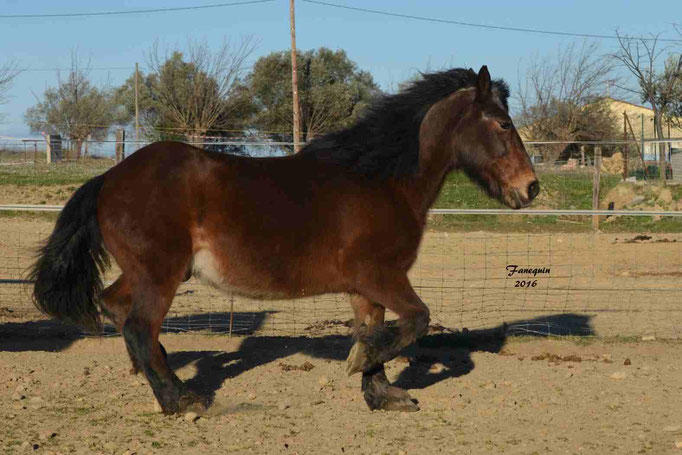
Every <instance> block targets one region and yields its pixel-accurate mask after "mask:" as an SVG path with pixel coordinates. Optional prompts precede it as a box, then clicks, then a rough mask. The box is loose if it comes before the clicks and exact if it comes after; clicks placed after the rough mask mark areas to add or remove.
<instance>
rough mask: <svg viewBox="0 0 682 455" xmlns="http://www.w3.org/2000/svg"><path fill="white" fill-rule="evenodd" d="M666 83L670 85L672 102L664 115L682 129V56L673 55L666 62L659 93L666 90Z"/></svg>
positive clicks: (659, 82)
mask: <svg viewBox="0 0 682 455" xmlns="http://www.w3.org/2000/svg"><path fill="white" fill-rule="evenodd" d="M666 83H669V84H670V100H669V103H668V105H667V106H666V111H665V112H664V113H663V114H664V115H665V116H666V118H667V120H669V121H670V122H671V123H672V124H673V125H675V126H677V127H678V128H682V54H678V55H671V56H670V57H668V59H667V60H666V61H665V70H664V71H663V73H662V74H661V76H660V78H659V80H658V85H659V89H658V91H659V92H663V91H664V90H665V84H666ZM664 122H665V120H664Z"/></svg>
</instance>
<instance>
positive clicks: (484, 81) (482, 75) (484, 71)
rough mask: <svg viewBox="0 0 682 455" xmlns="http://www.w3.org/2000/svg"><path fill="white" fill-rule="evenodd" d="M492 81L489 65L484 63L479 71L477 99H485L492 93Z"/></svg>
mask: <svg viewBox="0 0 682 455" xmlns="http://www.w3.org/2000/svg"><path fill="white" fill-rule="evenodd" d="M490 86H491V83H490V73H489V72H488V67H487V66H486V65H483V66H482V67H481V69H480V70H479V71H478V79H477V81H476V99H477V100H485V99H487V98H489V97H490V95H491V94H492V92H491V91H490V90H491V87H490Z"/></svg>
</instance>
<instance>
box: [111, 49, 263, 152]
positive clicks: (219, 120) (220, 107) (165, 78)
mask: <svg viewBox="0 0 682 455" xmlns="http://www.w3.org/2000/svg"><path fill="white" fill-rule="evenodd" d="M253 49H254V44H253V42H252V40H251V39H249V38H246V39H243V40H242V41H241V42H240V43H239V44H237V45H233V44H231V43H230V42H225V43H224V44H223V45H222V46H221V47H220V48H218V49H217V50H216V51H215V52H212V51H210V49H209V47H208V45H207V44H206V43H198V44H197V43H191V42H190V43H189V44H188V45H187V48H186V49H185V50H184V51H180V50H174V51H173V52H172V53H170V54H169V55H166V56H161V55H160V53H159V51H158V47H157V46H154V48H153V49H152V51H151V52H150V54H149V67H150V69H151V71H150V72H149V73H148V74H146V75H145V74H142V73H140V74H138V105H139V115H140V123H141V124H142V126H143V127H144V130H143V132H144V134H145V136H146V137H148V138H152V139H158V138H172V137H189V138H192V137H200V136H204V135H206V134H207V133H211V132H218V133H220V132H221V130H239V129H242V128H243V127H244V125H245V124H246V120H247V118H248V116H249V114H250V105H251V103H250V101H248V96H246V95H245V90H244V88H243V84H242V83H241V76H242V74H243V72H244V61H245V59H246V58H247V57H248V56H249V55H250V54H251V52H252V51H253ZM134 84H135V74H132V75H131V76H130V77H129V78H128V80H126V82H125V83H124V84H123V85H122V86H121V87H119V88H118V89H117V90H116V94H115V100H116V104H117V105H118V111H117V112H118V117H117V121H118V122H119V123H123V124H127V123H130V122H131V121H132V120H133V118H134V117H133V116H134V113H135V104H134V100H135V96H134V93H135V92H134V90H135V85H134Z"/></svg>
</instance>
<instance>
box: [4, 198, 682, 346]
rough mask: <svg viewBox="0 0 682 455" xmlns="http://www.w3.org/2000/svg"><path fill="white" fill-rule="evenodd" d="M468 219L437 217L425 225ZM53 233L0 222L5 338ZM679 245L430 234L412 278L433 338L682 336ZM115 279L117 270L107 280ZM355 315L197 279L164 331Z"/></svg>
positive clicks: (320, 321)
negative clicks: (39, 250) (444, 334)
mask: <svg viewBox="0 0 682 455" xmlns="http://www.w3.org/2000/svg"><path fill="white" fill-rule="evenodd" d="M500 212H501V211H500ZM664 215H665V214H663V215H661V214H659V215H657V216H664ZM668 215H674V214H668ZM677 215H679V212H678V213H677ZM471 216H472V215H471V214H470V213H465V212H461V213H457V211H454V213H453V211H451V212H450V213H448V212H446V213H434V214H433V215H432V221H434V220H435V218H437V217H440V218H457V217H458V218H462V217H464V218H465V219H466V218H467V217H471ZM479 216H492V215H479ZM494 216H497V217H502V218H504V217H509V216H515V217H519V216H524V215H518V214H517V213H516V212H508V213H507V214H499V213H495V215H494ZM534 216H537V215H534ZM540 216H543V215H540ZM562 216H564V217H569V216H570V215H566V214H563V215H562ZM621 216H624V217H625V216H626V215H621ZM573 217H574V218H576V217H582V218H585V214H584V213H579V214H578V215H573ZM670 218H673V217H672V216H670ZM675 219H676V220H682V218H680V217H676V218H675ZM678 222H679V221H678ZM52 224H53V222H52V221H50V220H45V219H24V218H7V219H4V220H3V221H2V223H0V330H2V328H3V326H4V327H7V326H8V324H15V323H25V322H28V321H36V320H42V319H43V318H42V316H41V315H40V314H39V313H38V312H37V311H36V310H35V309H34V308H33V306H32V303H31V300H30V291H31V284H30V283H29V282H27V281H26V280H25V271H26V269H27V268H28V267H29V266H30V264H31V263H32V261H33V252H34V251H35V248H36V246H37V245H38V244H39V242H40V241H42V240H43V239H45V238H46V237H47V235H48V234H49V232H50V231H51V229H52ZM433 224H435V223H433ZM680 227H681V228H682V226H680ZM678 232H682V229H679V230H678ZM681 242H682V234H680V233H666V234H652V235H642V234H639V235H638V234H636V233H591V232H578V233H565V232H564V233H562V232H552V233H515V232H500V233H491V232H461V231H438V230H434V229H430V230H428V231H427V233H426V234H425V237H424V241H423V244H422V247H421V250H420V254H419V257H418V260H417V262H416V263H415V265H414V267H413V269H412V271H411V273H410V279H411V281H412V283H413V285H414V287H415V289H416V290H417V292H418V294H419V295H420V296H421V298H422V299H423V300H424V301H425V302H426V303H427V304H428V305H429V307H430V308H431V316H432V324H433V329H434V330H450V331H457V330H465V329H468V330H473V329H496V328H502V327H504V328H505V329H506V330H507V331H508V332H516V333H536V332H537V333H544V334H554V335H599V336H635V335H636V336H641V335H654V336H657V337H660V338H680V336H682V286H680V282H681V281H680V278H682V243H681ZM116 277H117V270H116V268H115V266H114V268H112V270H110V271H109V272H108V273H107V274H106V277H105V279H106V280H107V281H112V280H114V279H115V278H116ZM351 317H352V311H351V309H350V305H349V302H348V296H346V295H324V296H316V297H310V298H304V299H297V300H280V301H262V300H254V299H247V298H243V297H240V296H233V295H226V294H223V293H221V292H219V291H218V290H215V289H213V288H211V287H209V286H207V285H204V284H202V283H200V282H198V281H196V280H195V279H194V278H192V279H191V280H190V281H188V282H186V283H183V284H182V285H181V286H180V288H179V289H178V291H177V295H176V298H175V301H174V303H173V305H172V307H171V310H170V312H169V314H168V317H167V318H166V321H165V323H164V330H166V331H173V332H186V331H196V330H207V331H212V332H224V333H236V334H256V335H273V334H278V335H309V336H316V335H323V334H330V333H331V334H334V333H348V330H349V327H350V325H351ZM46 324H47V322H46ZM106 333H113V329H112V328H111V327H109V328H108V329H107V332H106Z"/></svg>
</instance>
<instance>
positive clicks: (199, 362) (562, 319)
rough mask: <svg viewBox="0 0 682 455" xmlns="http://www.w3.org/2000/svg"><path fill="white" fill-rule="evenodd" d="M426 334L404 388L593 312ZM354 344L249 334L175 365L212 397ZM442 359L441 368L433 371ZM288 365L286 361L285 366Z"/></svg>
mask: <svg viewBox="0 0 682 455" xmlns="http://www.w3.org/2000/svg"><path fill="white" fill-rule="evenodd" d="M435 330H436V331H438V330H440V333H432V334H430V335H427V336H425V337H422V338H421V339H420V340H419V342H418V343H417V345H416V346H412V347H409V348H407V349H406V350H405V351H404V352H403V354H404V355H401V356H400V357H399V359H398V361H403V362H407V363H408V365H407V367H406V368H405V369H403V371H402V372H401V373H400V375H399V376H398V378H397V380H396V381H395V382H394V384H395V385H397V386H399V387H402V388H405V389H423V388H426V387H429V386H431V385H433V384H436V383H438V382H440V381H443V380H445V379H449V378H456V377H459V376H463V375H466V374H468V373H469V372H470V371H472V370H473V369H474V367H475V365H474V363H473V361H472V359H471V353H472V352H481V351H484V352H490V353H499V352H500V351H501V350H502V348H503V347H504V345H505V343H506V341H507V340H508V339H509V338H510V337H513V336H519V335H527V336H528V335H529V336H537V337H546V336H555V335H556V336H566V335H574V336H591V335H594V332H593V330H592V327H591V325H590V316H587V315H580V314H558V315H552V316H546V317H538V318H534V319H528V320H521V321H515V322H511V323H505V324H501V325H499V326H497V327H493V328H489V329H481V330H465V331H462V332H451V333H446V332H444V331H442V328H439V327H435ZM352 344H353V340H352V339H351V337H350V336H349V335H327V336H322V337H314V338H310V337H303V336H300V337H289V336H255V337H247V338H245V339H244V340H243V342H242V343H241V345H240V347H239V350H238V351H236V352H221V351H183V352H175V353H170V354H169V356H168V359H169V363H170V365H171V367H172V368H173V369H178V368H181V367H183V366H186V365H188V364H194V366H195V368H196V374H195V375H194V377H192V378H190V379H189V380H188V381H187V385H188V386H189V387H190V389H192V390H194V391H195V392H197V393H200V394H202V395H204V396H206V397H207V398H208V400H209V402H213V399H214V398H215V394H216V392H217V391H218V390H219V389H220V388H221V387H222V384H223V382H224V381H226V380H227V379H230V378H233V377H236V376H238V375H240V374H242V373H244V372H246V371H248V370H251V369H252V368H256V367H258V366H261V365H264V364H267V363H271V362H273V361H276V360H279V359H283V358H285V357H288V356H290V355H294V354H304V355H307V356H310V357H312V358H316V359H323V360H335V361H343V360H345V359H346V357H347V355H348V351H349V350H350V348H351V346H352ZM436 364H441V365H442V368H438V369H437V370H435V371H432V367H433V366H434V365H436ZM285 367H286V366H285Z"/></svg>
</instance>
